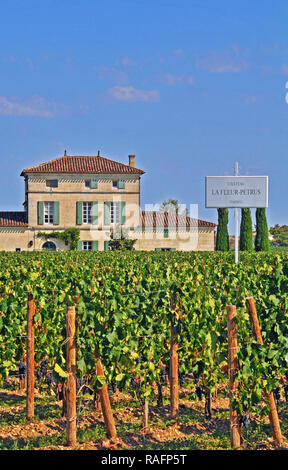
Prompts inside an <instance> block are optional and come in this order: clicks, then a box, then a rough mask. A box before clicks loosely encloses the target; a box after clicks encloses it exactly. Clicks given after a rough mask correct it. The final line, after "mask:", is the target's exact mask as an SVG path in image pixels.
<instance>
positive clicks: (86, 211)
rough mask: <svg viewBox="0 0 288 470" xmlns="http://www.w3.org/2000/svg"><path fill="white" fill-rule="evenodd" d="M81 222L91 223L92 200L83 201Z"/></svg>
mask: <svg viewBox="0 0 288 470" xmlns="http://www.w3.org/2000/svg"><path fill="white" fill-rule="evenodd" d="M82 210H83V213H82V217H83V219H82V220H83V224H92V213H91V212H92V202H83V206H82Z"/></svg>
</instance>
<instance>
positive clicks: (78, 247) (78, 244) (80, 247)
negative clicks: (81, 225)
mask: <svg viewBox="0 0 288 470" xmlns="http://www.w3.org/2000/svg"><path fill="white" fill-rule="evenodd" d="M77 250H79V251H81V250H82V242H81V241H80V240H79V241H78V243H77Z"/></svg>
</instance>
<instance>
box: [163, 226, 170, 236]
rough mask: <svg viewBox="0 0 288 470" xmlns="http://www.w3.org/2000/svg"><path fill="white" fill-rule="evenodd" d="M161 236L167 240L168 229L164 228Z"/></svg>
mask: <svg viewBox="0 0 288 470" xmlns="http://www.w3.org/2000/svg"><path fill="white" fill-rule="evenodd" d="M163 235H164V238H169V230H168V228H164V233H163Z"/></svg>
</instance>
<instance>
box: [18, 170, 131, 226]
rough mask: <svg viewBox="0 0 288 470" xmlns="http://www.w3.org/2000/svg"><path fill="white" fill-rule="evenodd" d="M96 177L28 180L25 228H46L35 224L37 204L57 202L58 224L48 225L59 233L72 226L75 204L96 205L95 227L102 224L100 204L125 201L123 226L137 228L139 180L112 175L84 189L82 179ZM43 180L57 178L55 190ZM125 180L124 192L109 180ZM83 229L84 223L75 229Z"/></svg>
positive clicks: (38, 177) (30, 178)
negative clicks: (40, 202) (79, 202)
mask: <svg viewBox="0 0 288 470" xmlns="http://www.w3.org/2000/svg"><path fill="white" fill-rule="evenodd" d="M94 177H95V178H96V177H97V175H80V176H78V175H75V176H74V175H71V176H69V175H65V176H63V175H53V176H52V177H51V175H46V176H45V175H44V176H43V175H41V176H40V175H39V176H35V175H33V176H30V175H29V178H28V195H27V196H28V222H29V226H31V227H35V228H38V229H40V228H41V229H42V230H43V227H45V229H46V228H47V227H49V226H48V225H46V224H45V225H38V217H37V202H38V201H44V202H54V201H58V202H59V208H60V220H59V225H57V226H51V225H50V227H53V228H54V229H57V230H61V229H65V228H69V227H74V226H76V202H78V201H82V202H96V201H97V202H98V227H99V228H101V227H103V225H104V202H114V201H115V202H116V201H124V202H126V225H129V226H137V225H139V207H140V180H139V176H136V177H135V176H130V175H129V176H126V175H114V176H113V177H112V176H107V177H105V176H102V175H100V176H98V177H97V179H98V188H97V189H89V188H85V180H86V179H91V178H94ZM47 179H58V181H59V186H58V188H47V187H46V180H47ZM113 179H121V180H123V181H125V189H117V188H113V186H112V180H113ZM77 227H79V228H85V224H83V225H82V226H77Z"/></svg>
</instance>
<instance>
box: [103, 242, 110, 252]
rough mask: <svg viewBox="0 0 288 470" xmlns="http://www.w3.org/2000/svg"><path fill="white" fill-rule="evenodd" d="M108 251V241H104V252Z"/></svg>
mask: <svg viewBox="0 0 288 470" xmlns="http://www.w3.org/2000/svg"><path fill="white" fill-rule="evenodd" d="M108 250H110V247H109V240H105V241H104V251H108Z"/></svg>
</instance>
